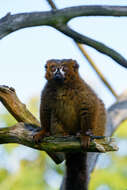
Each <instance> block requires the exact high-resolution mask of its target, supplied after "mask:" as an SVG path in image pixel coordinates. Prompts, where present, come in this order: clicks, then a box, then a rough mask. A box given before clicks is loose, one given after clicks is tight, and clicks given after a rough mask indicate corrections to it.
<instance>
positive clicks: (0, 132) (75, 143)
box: [0, 122, 118, 152]
mask: <svg viewBox="0 0 127 190" xmlns="http://www.w3.org/2000/svg"><path fill="white" fill-rule="evenodd" d="M38 131H39V129H38V127H37V126H36V125H32V124H26V123H22V122H20V123H17V124H16V125H14V126H12V127H7V128H0V144H5V143H18V144H23V145H26V146H28V147H31V148H35V149H38V150H45V151H46V152H62V151H64V152H69V151H70V152H72V151H78V152H79V151H81V144H80V138H78V137H77V138H76V137H74V136H68V137H46V138H44V139H43V140H42V142H41V143H35V141H34V140H33V136H34V135H35V134H36V133H37V132H38ZM116 150H118V148H117V147H116V145H115V143H114V139H113V138H104V139H97V140H93V141H92V142H91V144H90V146H89V148H88V149H87V150H86V151H87V152H108V151H116Z"/></svg>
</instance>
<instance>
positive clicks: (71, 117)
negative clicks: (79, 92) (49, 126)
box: [54, 90, 79, 131]
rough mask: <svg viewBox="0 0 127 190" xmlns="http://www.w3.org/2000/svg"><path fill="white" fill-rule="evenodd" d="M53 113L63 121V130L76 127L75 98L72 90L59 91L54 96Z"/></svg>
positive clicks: (75, 128)
mask: <svg viewBox="0 0 127 190" xmlns="http://www.w3.org/2000/svg"><path fill="white" fill-rule="evenodd" d="M55 99H56V100H55V106H54V107H55V110H54V112H55V114H56V116H57V118H58V119H59V120H60V121H61V122H62V123H63V125H64V127H65V130H66V129H67V130H68V131H69V130H72V128H73V129H74V131H75V130H77V127H78V122H79V121H78V112H77V109H76V104H77V102H76V99H75V97H74V96H73V91H72V90H70V92H67V91H59V93H58V94H57V96H56V97H55Z"/></svg>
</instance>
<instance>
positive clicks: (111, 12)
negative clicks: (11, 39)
mask: <svg viewBox="0 0 127 190" xmlns="http://www.w3.org/2000/svg"><path fill="white" fill-rule="evenodd" d="M79 16H127V6H106V5H105V6H77V7H70V8H64V9H60V10H53V11H45V12H33V13H20V14H14V15H11V14H10V13H8V14H7V15H6V16H5V17H3V18H2V19H0V39H1V38H3V37H5V36H6V35H8V34H10V33H11V32H14V31H16V30H19V29H22V28H26V27H32V26H42V25H49V26H54V25H57V24H58V23H62V24H66V23H67V22H68V21H69V20H70V19H72V18H75V17H79Z"/></svg>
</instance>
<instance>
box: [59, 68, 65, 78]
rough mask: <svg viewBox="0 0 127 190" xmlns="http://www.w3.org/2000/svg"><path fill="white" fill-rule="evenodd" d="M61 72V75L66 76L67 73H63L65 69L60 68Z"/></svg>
mask: <svg viewBox="0 0 127 190" xmlns="http://www.w3.org/2000/svg"><path fill="white" fill-rule="evenodd" d="M60 72H61V74H62V75H63V76H64V75H65V72H64V71H63V68H60Z"/></svg>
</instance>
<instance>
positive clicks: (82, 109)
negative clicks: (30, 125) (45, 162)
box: [35, 59, 106, 190]
mask: <svg viewBox="0 0 127 190" xmlns="http://www.w3.org/2000/svg"><path fill="white" fill-rule="evenodd" d="M55 67H59V68H61V67H62V68H63V71H64V74H65V76H64V80H63V81H60V82H59V81H55V80H54V79H53V71H54V70H55ZM46 79H47V80H48V82H47V83H46V86H45V88H44V90H43V91H42V95H41V105H40V120H41V126H42V128H43V130H42V131H41V132H40V133H39V134H37V135H36V137H35V139H37V140H38V139H41V138H43V137H44V136H45V135H49V134H50V135H60V136H61V135H77V134H80V135H81V140H82V145H83V147H86V146H87V145H88V144H89V136H87V132H88V131H90V133H92V134H93V135H96V136H103V135H104V132H105V124H106V111H105V108H104V104H103V103H102V101H101V100H100V99H99V98H98V97H97V96H96V94H95V93H94V91H93V90H92V89H91V88H90V87H89V86H88V85H87V84H86V83H85V82H84V81H83V80H82V79H81V77H80V75H79V73H78V64H77V62H76V61H74V60H71V59H69V60H50V61H48V62H47V64H46ZM76 155H77V156H76ZM76 155H75V157H77V161H78V160H80V156H79V153H76ZM75 157H74V156H72V157H71V159H72V164H71V161H70V160H71V159H70V156H67V157H66V158H67V168H68V169H67V171H71V169H69V168H72V170H73V167H75V164H76V163H75ZM82 159H83V158H82ZM73 163H74V164H73ZM77 164H78V163H77ZM84 170H85V169H84ZM70 173H71V172H69V175H71V174H70ZM83 173H84V171H83ZM71 176H72V175H71ZM71 176H70V179H72V178H71ZM73 176H75V177H76V175H75V174H73ZM75 177H74V178H75ZM70 183H71V182H70ZM70 183H69V184H70ZM73 183H76V179H73ZM67 184H68V183H67ZM74 186H75V185H74ZM66 189H69V190H71V188H70V187H69V186H68V188H66ZM72 189H73V190H74V187H73V188H72ZM75 189H76V188H75ZM80 189H82V188H79V189H78V190H80Z"/></svg>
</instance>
